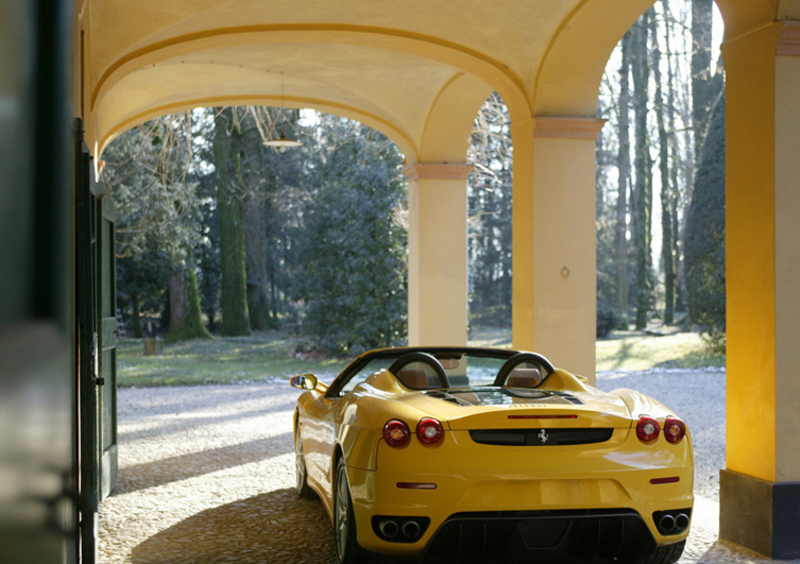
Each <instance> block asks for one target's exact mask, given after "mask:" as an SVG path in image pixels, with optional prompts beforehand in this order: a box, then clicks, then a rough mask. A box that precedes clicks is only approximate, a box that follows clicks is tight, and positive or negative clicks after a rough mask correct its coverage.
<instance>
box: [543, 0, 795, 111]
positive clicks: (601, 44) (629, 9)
mask: <svg viewBox="0 0 800 564" xmlns="http://www.w3.org/2000/svg"><path fill="white" fill-rule="evenodd" d="M716 3H717V5H718V6H719V9H720V12H721V13H722V17H723V20H724V21H725V39H726V41H727V40H730V39H732V38H735V37H738V36H740V35H743V34H745V33H747V32H749V31H751V30H753V29H757V28H759V27H762V26H764V25H767V24H769V23H772V22H773V21H774V19H775V15H776V11H775V10H776V6H777V4H776V3H775V2H773V1H770V0H765V1H763V2H741V1H738V0H716ZM652 4H653V1H652V0H584V1H583V2H581V3H580V4H579V5H578V7H577V8H576V9H575V10H573V11H572V13H571V14H570V15H569V16H567V18H565V19H564V21H563V23H562V25H561V26H560V27H559V29H558V30H557V31H556V33H555V35H554V36H553V38H552V40H551V41H550V45H549V46H548V48H547V51H546V54H545V56H544V60H543V62H542V64H541V65H540V66H539V71H538V74H537V76H536V78H535V80H534V88H533V94H532V96H533V97H532V100H531V104H532V106H533V109H534V115H536V116H585V117H589V116H592V117H593V116H594V115H595V111H596V106H597V93H598V91H599V87H600V80H601V78H602V76H603V70H604V69H605V66H606V62H607V61H608V59H609V57H610V56H611V52H612V51H613V49H614V47H615V46H616V45H617V43H618V42H619V40H620V39H621V38H622V36H623V35H624V34H625V32H626V31H627V30H628V28H630V26H631V25H633V23H634V22H635V21H636V18H638V17H639V16H640V15H641V14H642V13H644V11H645V10H647V9H648V8H649V7H650V6H651V5H652ZM783 4H785V9H784V11H787V13H797V12H800V6H797V5H798V4H800V2H797V0H784V2H783ZM790 4H791V6H790Z"/></svg>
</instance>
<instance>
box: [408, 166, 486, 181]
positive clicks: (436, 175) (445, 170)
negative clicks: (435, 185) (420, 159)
mask: <svg viewBox="0 0 800 564" xmlns="http://www.w3.org/2000/svg"><path fill="white" fill-rule="evenodd" d="M470 172H472V165H471V164H466V163H417V164H415V165H412V166H407V167H405V168H404V169H403V174H405V175H406V178H408V180H410V181H414V180H420V179H434V180H466V179H467V178H468V177H469V173H470Z"/></svg>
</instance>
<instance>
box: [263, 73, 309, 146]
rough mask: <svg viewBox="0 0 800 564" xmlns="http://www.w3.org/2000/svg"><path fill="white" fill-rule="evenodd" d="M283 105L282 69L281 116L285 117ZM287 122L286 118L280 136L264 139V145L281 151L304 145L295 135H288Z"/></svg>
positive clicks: (276, 127) (281, 126) (281, 125)
mask: <svg viewBox="0 0 800 564" xmlns="http://www.w3.org/2000/svg"><path fill="white" fill-rule="evenodd" d="M283 106H284V104H283V71H281V117H283V110H284V107H283ZM286 123H287V120H284V121H283V123H281V124H280V134H279V135H278V137H275V138H273V139H269V140H268V141H264V145H266V146H267V147H277V148H278V150H279V151H280V152H281V153H283V152H284V151H286V149H287V148H289V147H302V146H303V143H301V142H300V141H298V140H297V139H294V138H293V137H287V136H286ZM275 129H276V130H277V129H278V125H276V126H275Z"/></svg>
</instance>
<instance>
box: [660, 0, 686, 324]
mask: <svg viewBox="0 0 800 564" xmlns="http://www.w3.org/2000/svg"><path fill="white" fill-rule="evenodd" d="M663 5H664V13H665V16H666V17H665V20H666V28H667V33H666V35H665V42H666V52H667V108H666V119H667V131H668V135H669V147H670V163H671V164H670V174H669V213H670V220H671V224H672V256H673V257H674V259H673V260H674V267H675V268H674V281H673V284H672V287H673V289H674V291H675V309H676V310H677V311H683V301H682V299H681V286H682V280H681V272H682V270H683V269H682V268H681V264H682V259H681V256H682V254H683V253H682V252H681V247H682V245H681V239H682V238H681V236H680V234H681V232H682V229H681V225H680V223H679V218H678V193H679V189H678V169H679V168H680V166H681V165H680V156H679V155H678V135H677V132H676V131H675V90H676V87H677V85H676V84H675V71H674V68H673V66H672V47H671V46H670V38H671V37H672V24H671V22H672V17H671V14H670V10H669V3H668V2H667V0H663Z"/></svg>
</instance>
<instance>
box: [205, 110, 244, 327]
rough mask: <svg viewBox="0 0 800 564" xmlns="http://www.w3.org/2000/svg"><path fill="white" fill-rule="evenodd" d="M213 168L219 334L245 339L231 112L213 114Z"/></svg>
mask: <svg viewBox="0 0 800 564" xmlns="http://www.w3.org/2000/svg"><path fill="white" fill-rule="evenodd" d="M214 121H215V131H214V166H215V167H216V170H217V213H219V230H220V262H221V270H222V298H221V302H222V304H221V305H222V330H221V333H222V334H223V335H226V336H236V335H249V334H250V314H249V311H248V308H247V276H246V266H245V247H244V205H243V197H242V194H241V193H240V192H241V191H240V190H238V189H237V188H238V187H237V184H236V179H237V177H238V168H239V166H240V164H241V163H240V160H239V155H238V153H237V152H236V151H234V144H233V140H232V138H231V137H232V136H233V135H235V132H233V133H231V134H230V135H229V134H228V130H229V128H231V127H232V122H233V119H232V109H231V108H226V109H225V110H224V111H222V112H220V113H218V114H216V116H215V118H214Z"/></svg>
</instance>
